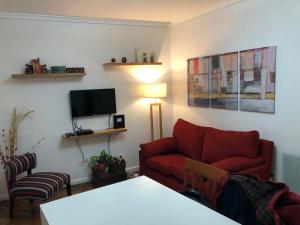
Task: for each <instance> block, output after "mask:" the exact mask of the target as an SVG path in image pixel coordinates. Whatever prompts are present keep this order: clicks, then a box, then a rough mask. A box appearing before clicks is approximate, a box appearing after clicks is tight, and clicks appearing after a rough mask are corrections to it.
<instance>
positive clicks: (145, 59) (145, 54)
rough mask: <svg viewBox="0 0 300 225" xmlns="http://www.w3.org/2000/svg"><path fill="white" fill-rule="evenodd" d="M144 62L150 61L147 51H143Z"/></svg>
mask: <svg viewBox="0 0 300 225" xmlns="http://www.w3.org/2000/svg"><path fill="white" fill-rule="evenodd" d="M143 63H148V59H147V53H146V52H144V53H143Z"/></svg>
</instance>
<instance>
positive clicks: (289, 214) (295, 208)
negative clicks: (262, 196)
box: [277, 205, 300, 225]
mask: <svg viewBox="0 0 300 225" xmlns="http://www.w3.org/2000/svg"><path fill="white" fill-rule="evenodd" d="M277 212H278V214H279V216H280V218H281V219H282V220H283V221H284V224H286V225H299V223H300V205H290V206H285V207H281V208H279V209H277Z"/></svg>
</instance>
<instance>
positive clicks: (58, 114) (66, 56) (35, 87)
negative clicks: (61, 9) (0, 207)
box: [0, 14, 172, 197]
mask: <svg viewBox="0 0 300 225" xmlns="http://www.w3.org/2000/svg"><path fill="white" fill-rule="evenodd" d="M169 43H170V42H169V33H168V28H167V26H166V24H163V23H143V22H133V21H131V22H130V21H113V20H92V19H79V18H60V17H48V16H29V15H27V16H26V15H9V14H1V15H0V59H1V60H0V128H7V127H8V122H9V113H10V112H11V110H12V109H13V107H18V108H19V109H20V108H23V107H25V108H26V109H30V110H35V112H34V114H32V115H30V117H28V118H27V119H26V120H25V121H24V122H23V123H22V124H21V127H20V130H19V142H18V146H19V150H18V153H19V154H21V153H24V152H27V151H30V150H31V146H32V145H33V144H34V143H35V142H36V141H38V140H39V139H40V138H42V137H45V138H46V140H45V141H44V142H43V143H41V145H40V146H39V147H38V149H37V150H36V152H37V154H38V167H37V169H36V171H64V172H67V173H69V174H71V178H72V180H73V183H78V182H83V181H86V180H87V179H88V177H89V173H90V170H89V168H88V166H87V165H86V164H85V165H81V163H80V161H81V156H80V153H79V151H78V149H77V147H76V145H75V143H74V142H73V141H66V140H62V138H61V136H62V134H63V133H65V132H70V131H71V117H70V105H69V101H68V93H69V91H70V90H71V89H91V88H115V89H116V100H117V110H118V113H119V114H125V120H126V127H127V128H128V132H126V133H122V134H116V135H113V136H112V139H111V152H112V154H115V155H119V154H122V155H123V156H124V157H125V158H126V159H127V167H128V168H134V167H137V166H138V149H139V144H141V143H143V142H147V141H149V139H150V122H149V105H148V104H147V103H144V102H143V101H140V100H141V96H140V93H139V92H138V87H139V84H140V83H141V80H140V79H138V77H137V76H138V75H136V74H135V73H136V72H135V71H134V70H136V69H139V68H140V67H138V68H135V67H128V68H127V67H119V68H115V69H104V68H103V66H102V64H103V63H105V62H109V61H110V58H112V57H116V58H118V59H119V60H120V58H121V57H122V56H127V57H128V58H129V60H133V52H134V48H139V50H140V54H141V53H142V52H148V53H150V52H156V53H157V55H159V61H162V62H163V66H158V67H155V68H154V70H155V69H158V70H159V73H160V74H161V76H158V77H157V80H160V81H166V82H168V83H169V85H170V72H169V69H170V67H169V64H170V63H169V59H170V57H169V54H170V49H169ZM36 57H40V58H41V62H42V63H46V64H47V65H48V66H54V65H67V66H83V67H85V69H86V73H87V76H85V77H84V78H83V79H69V78H65V79H40V80H31V79H28V80H14V79H11V78H10V75H11V74H13V73H22V72H23V69H24V65H25V63H28V62H29V60H30V59H32V58H36ZM146 75H147V74H146ZM149 76H152V74H149ZM169 94H170V93H169ZM163 110H164V122H165V123H164V125H165V134H166V135H168V132H169V130H170V129H169V128H170V124H171V123H172V120H171V116H172V113H171V106H170V105H169V99H166V100H165V102H164V109H163ZM107 120H108V117H107V116H99V117H93V118H84V119H81V120H80V121H79V123H80V125H82V126H83V127H84V128H91V129H105V128H107ZM106 141H107V137H95V138H90V139H85V140H82V142H81V145H82V148H83V149H84V154H85V156H86V157H87V158H88V157H90V156H91V155H95V154H99V153H100V150H102V149H107V143H106ZM0 177H1V179H0V196H2V197H3V196H4V195H5V183H4V180H3V177H4V174H3V170H2V168H1V169H0Z"/></svg>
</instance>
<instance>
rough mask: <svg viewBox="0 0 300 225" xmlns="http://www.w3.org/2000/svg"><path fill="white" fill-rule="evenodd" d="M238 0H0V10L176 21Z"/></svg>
mask: <svg viewBox="0 0 300 225" xmlns="http://www.w3.org/2000/svg"><path fill="white" fill-rule="evenodd" d="M239 1H241V0H0V12H9V13H29V14H46V15H57V16H76V17H94V18H110V19H126V20H145V21H159V22H171V23H178V22H181V21H184V20H188V19H191V18H193V17H196V16H199V15H203V14H205V13H208V12H211V11H214V10H217V9H220V8H223V7H226V6H228V5H231V4H234V3H237V2H239Z"/></svg>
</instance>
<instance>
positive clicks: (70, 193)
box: [66, 183, 72, 196]
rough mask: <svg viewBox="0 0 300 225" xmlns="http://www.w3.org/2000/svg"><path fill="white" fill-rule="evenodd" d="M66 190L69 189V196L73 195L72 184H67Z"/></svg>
mask: <svg viewBox="0 0 300 225" xmlns="http://www.w3.org/2000/svg"><path fill="white" fill-rule="evenodd" d="M66 189H67V193H68V196H71V195H72V189H71V184H70V183H67V184H66Z"/></svg>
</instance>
